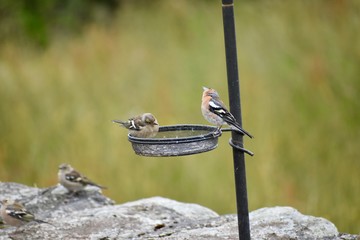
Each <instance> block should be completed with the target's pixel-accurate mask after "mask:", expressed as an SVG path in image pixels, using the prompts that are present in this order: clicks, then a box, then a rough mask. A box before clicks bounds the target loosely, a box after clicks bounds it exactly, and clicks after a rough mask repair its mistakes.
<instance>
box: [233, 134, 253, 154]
mask: <svg viewBox="0 0 360 240" xmlns="http://www.w3.org/2000/svg"><path fill="white" fill-rule="evenodd" d="M229 144H230V145H231V146H232V147H233V148H236V149H238V150H240V151H242V152H244V153H247V154H249V155H250V156H254V153H253V152H251V151H250V150H247V149H245V148H243V147H240V146H238V145H236V144H235V143H234V142H233V141H232V138H230V139H229Z"/></svg>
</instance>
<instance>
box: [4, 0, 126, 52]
mask: <svg viewBox="0 0 360 240" xmlns="http://www.w3.org/2000/svg"><path fill="white" fill-rule="evenodd" d="M119 3H120V1H117V0H106V1H103V0H76V1H72V0H47V1H42V0H17V1H13V0H2V1H1V2H0V13H1V14H0V40H4V39H5V40H6V39H8V38H11V39H13V40H14V41H17V42H20V43H21V42H24V41H26V42H28V43H30V44H31V45H35V46H40V47H46V46H47V45H48V44H49V43H50V41H51V39H52V38H54V37H56V36H59V35H64V34H71V35H73V34H75V33H76V32H79V31H80V30H81V29H82V28H83V26H84V25H85V24H89V23H90V22H92V21H96V22H98V23H100V22H101V23H104V22H106V20H107V19H108V18H111V16H112V13H113V12H114V10H116V8H117V7H118V5H119ZM21 40H22V41H21Z"/></svg>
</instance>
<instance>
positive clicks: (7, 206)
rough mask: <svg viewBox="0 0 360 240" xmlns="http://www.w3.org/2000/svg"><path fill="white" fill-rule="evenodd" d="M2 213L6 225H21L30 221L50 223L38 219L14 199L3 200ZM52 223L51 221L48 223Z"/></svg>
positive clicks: (0, 211) (0, 210) (0, 213)
mask: <svg viewBox="0 0 360 240" xmlns="http://www.w3.org/2000/svg"><path fill="white" fill-rule="evenodd" d="M0 215H1V218H2V220H3V222H4V223H5V224H6V225H10V226H15V227H20V226H22V225H24V224H26V223H29V222H38V223H48V222H45V221H43V220H40V219H36V218H35V216H34V214H32V213H31V212H29V211H28V210H27V209H26V208H25V207H24V206H23V205H22V204H21V203H19V202H15V201H13V200H3V201H1V209H0ZM48 224H50V223H48Z"/></svg>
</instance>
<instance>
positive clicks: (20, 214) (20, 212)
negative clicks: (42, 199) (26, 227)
mask: <svg viewBox="0 0 360 240" xmlns="http://www.w3.org/2000/svg"><path fill="white" fill-rule="evenodd" d="M6 213H7V214H8V215H9V216H11V217H13V218H16V219H19V220H22V221H26V222H28V221H32V220H33V219H34V215H33V214H32V213H30V212H29V211H27V210H26V209H25V208H19V207H15V206H12V205H9V206H7V208H6Z"/></svg>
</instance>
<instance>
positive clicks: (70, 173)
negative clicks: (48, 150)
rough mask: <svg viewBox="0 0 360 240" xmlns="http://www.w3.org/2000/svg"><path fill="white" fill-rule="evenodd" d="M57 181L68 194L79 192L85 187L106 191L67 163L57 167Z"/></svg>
mask: <svg viewBox="0 0 360 240" xmlns="http://www.w3.org/2000/svg"><path fill="white" fill-rule="evenodd" d="M58 180H59V183H60V184H61V185H63V186H64V187H65V188H66V189H68V190H69V191H70V192H79V191H81V190H83V189H84V188H85V187H86V186H96V187H98V188H102V189H106V187H104V186H101V185H98V184H96V183H94V182H92V181H90V180H89V179H88V178H87V177H85V176H83V175H82V174H80V173H79V172H78V171H76V170H75V169H74V168H72V167H71V166H70V164H67V163H63V164H61V165H60V166H59V172H58Z"/></svg>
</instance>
